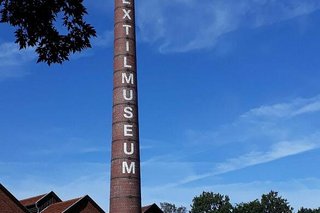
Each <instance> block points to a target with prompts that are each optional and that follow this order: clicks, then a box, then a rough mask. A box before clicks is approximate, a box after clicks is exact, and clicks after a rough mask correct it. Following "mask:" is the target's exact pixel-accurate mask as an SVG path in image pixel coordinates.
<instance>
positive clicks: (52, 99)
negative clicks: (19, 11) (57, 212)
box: [0, 0, 320, 209]
mask: <svg viewBox="0 0 320 213" xmlns="http://www.w3.org/2000/svg"><path fill="white" fill-rule="evenodd" d="M85 4H86V6H87V7H88V12H89V15H88V16H87V20H88V21H89V22H90V23H91V24H93V25H94V26H95V28H96V30H97V32H98V37H97V38H95V39H93V40H92V42H93V48H92V49H90V50H87V51H85V52H83V53H81V54H77V55H74V56H72V57H71V60H70V61H69V62H66V63H64V64H63V65H53V66H51V67H48V66H47V65H44V64H36V56H35V54H34V53H33V50H32V49H27V50H24V51H19V50H18V49H17V47H16V45H15V44H14V43H13V41H14V38H13V34H12V32H13V29H12V28H10V27H8V26H6V25H3V24H2V25H0V91H1V93H0V111H1V113H0V120H1V122H0V145H1V149H0V168H1V169H0V182H1V183H3V184H4V185H5V186H7V187H8V189H9V190H10V191H12V192H13V193H14V194H15V195H16V196H17V197H18V198H25V197H28V196H33V195H36V194H41V193H46V192H48V191H51V190H53V191H55V192H56V193H57V194H58V195H60V196H61V198H62V199H69V198H73V197H79V196H82V195H84V194H89V195H90V196H91V197H92V198H94V199H95V200H96V201H97V202H98V203H99V205H101V206H102V207H103V208H104V209H107V208H108V196H109V189H108V187H109V161H110V141H111V107H112V57H113V56H112V54H113V49H112V48H113V47H112V45H113V41H112V40H113V23H112V17H113V14H112V12H113V4H111V3H108V4H107V3H106V2H105V1H104V0H95V1H88V0H87V1H85ZM136 13H137V23H136V24H137V36H138V72H139V75H138V78H139V107H140V108H139V110H140V114H139V115H140V137H141V141H140V142H141V148H142V153H141V155H142V193H143V203H144V204H150V203H153V202H156V203H159V202H164V201H167V202H172V203H176V204H177V205H185V206H187V207H189V205H190V203H191V201H192V198H193V197H194V196H195V195H198V194H200V193H201V192H202V191H203V190H205V191H213V192H219V193H223V194H227V195H229V196H230V197H231V201H232V202H233V203H239V202H246V201H250V200H254V199H256V198H259V197H260V196H261V194H263V193H267V192H269V191H270V190H275V191H279V193H280V195H282V196H283V197H285V198H287V199H288V200H289V201H290V203H291V205H292V206H293V207H295V208H296V209H297V208H299V207H301V206H304V207H319V206H320V200H319V197H320V170H319V164H318V162H319V161H320V141H319V138H320V130H319V129H318V128H319V126H320V84H319V79H320V72H319V69H320V60H319V55H320V39H319V38H320V28H319V23H320V2H319V1H318V0H303V1H301V0H291V1H286V0H278V1H273V0H240V1H232V0H201V2H200V3H199V1H197V0H144V1H137V2H136Z"/></svg>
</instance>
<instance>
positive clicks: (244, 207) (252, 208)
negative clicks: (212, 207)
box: [234, 200, 263, 213]
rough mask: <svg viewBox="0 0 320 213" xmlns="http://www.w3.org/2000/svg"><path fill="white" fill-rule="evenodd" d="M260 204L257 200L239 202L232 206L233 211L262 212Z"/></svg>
mask: <svg viewBox="0 0 320 213" xmlns="http://www.w3.org/2000/svg"><path fill="white" fill-rule="evenodd" d="M262 212H263V209H262V205H261V203H260V201H259V200H254V201H251V202H249V203H240V204H238V205H236V207H235V208H234V213H262Z"/></svg>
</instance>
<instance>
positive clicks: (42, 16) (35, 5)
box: [0, 0, 96, 65]
mask: <svg viewBox="0 0 320 213" xmlns="http://www.w3.org/2000/svg"><path fill="white" fill-rule="evenodd" d="M85 14H87V11H86V8H85V7H84V5H83V0H0V22H1V23H8V24H10V25H11V26H13V27H14V28H15V37H16V41H15V42H16V43H17V44H18V45H19V46H20V49H22V48H27V47H35V48H36V50H35V51H36V52H37V54H38V62H46V63H47V64H49V65H50V64H51V63H62V62H63V61H65V60H68V59H69V55H70V54H71V53H75V52H80V51H82V50H83V49H85V48H90V47H91V44H90V40H89V39H90V38H91V37H93V36H95V35H96V31H95V30H94V28H93V27H92V26H91V25H90V24H87V23H86V22H85V21H84V15H85ZM60 18H61V21H62V24H63V27H64V28H65V29H64V31H65V32H66V33H64V34H63V33H61V31H62V30H61V29H59V28H58V29H57V27H56V26H57V25H58V24H57V23H58V21H59V20H60Z"/></svg>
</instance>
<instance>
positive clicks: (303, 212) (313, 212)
mask: <svg viewBox="0 0 320 213" xmlns="http://www.w3.org/2000/svg"><path fill="white" fill-rule="evenodd" d="M298 213H320V208H317V209H307V208H301V209H300V210H299V211H298Z"/></svg>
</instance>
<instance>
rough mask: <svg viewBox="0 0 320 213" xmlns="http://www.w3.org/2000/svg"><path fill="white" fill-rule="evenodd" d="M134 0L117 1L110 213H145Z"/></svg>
mask: <svg viewBox="0 0 320 213" xmlns="http://www.w3.org/2000/svg"><path fill="white" fill-rule="evenodd" d="M137 92H138V90H137V65H136V36H135V10H134V0H115V10H114V77H113V112H112V154H111V181H110V213H141V182H140V181H141V180H140V148H139V122H138V94H137Z"/></svg>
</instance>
